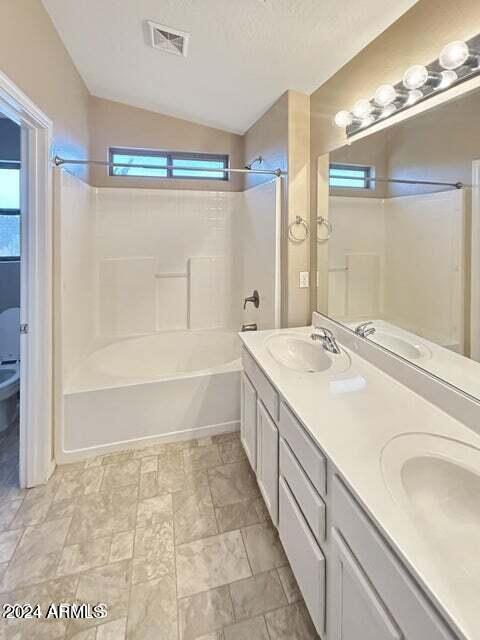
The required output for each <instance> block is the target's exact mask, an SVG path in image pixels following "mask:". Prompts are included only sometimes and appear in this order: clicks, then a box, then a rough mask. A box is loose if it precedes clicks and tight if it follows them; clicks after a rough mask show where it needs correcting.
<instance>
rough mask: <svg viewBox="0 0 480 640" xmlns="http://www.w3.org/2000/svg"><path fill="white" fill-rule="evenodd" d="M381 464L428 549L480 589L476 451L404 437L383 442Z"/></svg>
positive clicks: (479, 458)
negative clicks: (473, 578) (471, 575)
mask: <svg viewBox="0 0 480 640" xmlns="http://www.w3.org/2000/svg"><path fill="white" fill-rule="evenodd" d="M381 466H382V474H383V478H384V481H385V484H386V485H387V487H388V489H389V491H390V493H391V495H392V497H393V498H394V500H395V501H396V502H397V503H398V504H399V505H400V506H401V507H402V508H403V510H404V511H405V513H406V514H408V516H409V517H410V518H411V520H412V522H413V523H414V524H415V526H416V529H417V531H418V533H419V534H420V535H421V537H422V538H424V540H425V542H426V543H427V544H428V548H429V549H430V550H431V551H433V552H434V553H436V555H437V556H439V557H440V558H442V561H443V562H448V563H449V565H450V563H451V565H452V566H454V567H455V569H454V571H455V572H457V571H459V572H460V574H459V575H462V574H463V575H465V572H467V573H470V574H471V573H472V571H475V572H476V573H475V574H474V575H476V576H477V577H476V578H475V580H476V582H477V584H478V585H479V586H480V572H479V571H478V568H479V563H478V561H477V559H476V558H477V556H478V554H477V549H478V538H479V532H480V449H477V448H476V447H474V446H471V445H468V444H466V443H462V442H458V441H456V440H451V439H450V438H445V437H442V436H434V435H431V434H426V433H412V434H405V435H402V436H399V437H397V438H394V439H393V440H390V442H388V443H387V445H386V446H385V447H384V449H383V452H382V457H381ZM474 565H476V568H474Z"/></svg>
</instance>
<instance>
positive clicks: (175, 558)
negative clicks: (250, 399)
mask: <svg viewBox="0 0 480 640" xmlns="http://www.w3.org/2000/svg"><path fill="white" fill-rule="evenodd" d="M17 451H18V430H16V429H11V430H10V431H9V432H7V433H6V434H4V436H3V438H2V439H1V440H0V605H3V603H5V602H9V603H13V602H18V603H25V602H28V603H30V604H32V603H40V605H41V606H42V607H43V608H44V609H46V606H47V604H48V603H50V602H88V603H91V604H96V603H98V602H104V603H106V604H107V605H108V618H107V619H100V620H99V619H97V620H80V619H78V620H68V621H67V620H35V619H33V620H24V621H15V622H10V621H8V622H6V621H5V620H1V619H0V639H1V640H13V639H15V640H23V639H27V638H28V639H29V640H30V639H32V638H33V639H34V640H43V639H48V640H60V639H63V638H65V639H69V640H70V639H73V638H75V640H120V639H122V640H123V639H125V638H127V639H128V640H164V639H165V640H177V639H178V640H194V639H197V640H243V639H245V640H310V639H314V638H317V637H318V636H317V635H316V633H315V631H314V629H313V626H312V623H311V620H310V618H309V615H308V613H307V611H306V609H305V605H304V603H303V602H302V599H301V596H300V593H299V591H298V588H297V585H296V583H295V580H294V578H293V575H292V573H291V570H290V568H289V566H288V563H287V560H286V557H285V554H284V552H283V549H282V546H281V544H280V541H279V539H278V535H277V533H276V530H275V529H274V527H273V526H272V525H271V523H270V522H269V518H268V515H267V513H266V509H265V506H264V503H263V501H262V498H261V497H260V493H259V491H258V487H257V484H256V480H255V477H254V475H253V473H252V472H251V470H250V468H249V466H248V463H247V462H246V460H245V457H244V454H243V451H242V448H241V445H240V441H239V438H238V434H225V435H221V436H215V437H213V438H205V439H203V440H192V441H189V442H184V443H174V444H164V445H157V446H152V447H147V448H144V449H141V450H134V451H128V452H125V453H115V454H111V455H106V456H103V457H99V458H95V459H92V460H88V461H87V462H86V463H79V464H72V465H64V466H61V467H57V469H56V471H55V474H54V475H53V477H52V478H51V480H50V481H49V482H48V484H47V485H45V486H42V487H36V488H34V489H30V490H26V491H25V490H20V489H19V488H18V486H17V476H18V463H17V458H18V455H17Z"/></svg>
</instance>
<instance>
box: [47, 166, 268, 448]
mask: <svg viewBox="0 0 480 640" xmlns="http://www.w3.org/2000/svg"><path fill="white" fill-rule="evenodd" d="M55 181H56V223H57V224H56V228H57V229H59V230H60V232H59V235H58V237H57V261H59V262H60V264H58V265H57V270H58V272H59V273H60V274H61V277H60V281H59V282H58V283H57V296H58V297H59V298H60V301H61V305H60V309H61V311H60V316H61V317H59V318H57V336H58V337H57V341H58V342H59V344H60V345H61V349H59V350H58V353H57V359H56V363H57V371H61V372H62V379H61V380H58V381H57V388H59V390H60V396H61V401H60V402H58V403H57V405H58V406H57V421H58V423H59V424H62V423H63V425H64V426H63V429H62V428H61V429H59V432H60V435H59V438H58V440H57V459H63V460H69V459H73V458H80V457H85V456H86V455H94V454H95V453H96V452H98V451H100V450H101V451H105V450H116V449H121V448H125V447H126V446H135V443H136V442H139V443H142V444H145V439H148V440H152V441H156V440H159V439H162V438H166V437H167V438H169V439H172V438H173V439H175V438H177V437H182V438H183V437H192V435H193V436H195V433H197V434H198V433H200V432H201V433H202V434H204V435H208V434H209V433H210V432H215V430H217V431H219V430H226V428H237V427H238V421H239V417H240V416H239V406H238V402H239V401H238V395H239V394H238V383H239V370H240V364H239V360H238V358H239V346H238V338H237V337H236V335H235V334H236V332H237V331H239V329H240V326H241V324H242V323H244V322H256V323H257V324H258V325H259V328H272V327H274V326H275V324H276V321H277V317H278V310H279V300H278V290H279V286H278V278H277V281H276V261H278V255H277V238H278V235H279V234H278V225H279V224H280V212H279V210H278V209H277V204H278V203H279V201H280V197H279V192H278V189H279V188H280V187H279V181H278V180H274V181H271V182H268V183H265V184H262V185H259V186H257V187H254V188H252V189H250V190H248V191H246V192H216V191H185V190H183V191H177V190H166V189H164V190H158V189H128V188H119V189H115V188H98V189H96V188H92V187H89V186H88V185H85V184H84V183H82V182H80V181H79V180H77V179H76V178H74V177H72V176H71V175H69V174H68V173H66V172H65V171H60V170H58V171H56V176H55ZM253 289H258V290H259V292H260V296H261V305H260V308H259V309H254V308H253V306H251V305H250V306H251V308H250V306H248V307H247V309H246V310H243V299H244V298H245V297H246V296H248V295H251V293H252V291H253ZM57 307H58V305H57ZM155 336H156V337H155ZM215 336H216V337H215ZM147 342H148V344H147ZM219 398H220V399H221V400H222V401H223V408H222V402H219ZM172 404H174V405H175V406H172ZM178 407H180V408H181V411H180V413H179V412H178V411H177V409H178ZM214 407H217V409H218V407H219V409H218V410H214ZM174 409H175V411H174ZM222 411H223V414H222ZM111 425H115V428H114V429H112V428H111ZM212 429H213V431H212Z"/></svg>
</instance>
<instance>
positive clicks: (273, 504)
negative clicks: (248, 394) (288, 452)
mask: <svg viewBox="0 0 480 640" xmlns="http://www.w3.org/2000/svg"><path fill="white" fill-rule="evenodd" d="M257 482H258V486H259V487H260V491H261V492H262V495H263V499H264V500H265V504H266V505H267V509H268V512H269V513H270V517H271V519H272V522H273V524H274V525H277V524H278V429H277V426H276V424H275V423H274V421H273V420H272V418H271V417H270V414H269V413H268V411H267V410H266V409H265V407H264V405H263V403H262V402H261V401H260V400H257Z"/></svg>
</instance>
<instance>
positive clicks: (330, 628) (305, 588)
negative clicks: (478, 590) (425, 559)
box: [241, 350, 457, 640]
mask: <svg viewBox="0 0 480 640" xmlns="http://www.w3.org/2000/svg"><path fill="white" fill-rule="evenodd" d="M242 361H243V364H244V373H243V374H242V424H241V441H242V444H243V447H244V449H245V452H246V454H247V457H248V459H249V461H250V464H251V465H252V468H253V470H254V471H255V473H256V475H257V481H258V485H259V487H260V490H261V492H262V495H263V497H264V500H265V503H266V505H267V508H268V510H269V512H270V516H271V518H272V521H273V523H274V524H275V525H276V526H277V528H278V531H279V536H280V540H281V542H282V544H283V547H284V549H285V553H286V555H287V557H288V560H289V563H290V565H291V568H292V570H293V573H294V575H295V578H296V580H297V582H298V585H299V588H300V590H301V592H302V596H303V598H304V600H305V604H306V606H307V608H308V611H309V613H310V616H311V618H312V621H313V624H314V625H315V628H316V630H317V632H318V634H319V636H320V637H321V638H322V640H456V639H457V636H455V634H453V632H452V631H451V630H450V629H449V627H448V626H447V625H446V624H445V622H444V620H443V618H442V617H441V616H440V614H439V613H438V612H437V610H436V609H435V607H434V606H433V605H432V603H431V601H430V600H429V599H428V597H427V596H426V595H425V593H424V591H423V590H422V589H421V588H420V587H419V586H418V585H417V583H416V582H415V580H414V579H413V578H412V576H411V574H410V573H409V571H408V570H407V569H406V568H405V566H404V564H403V563H402V562H401V561H400V559H399V558H398V557H397V555H396V554H395V553H394V552H393V551H392V549H391V547H390V546H389V544H388V543H387V542H386V541H385V539H384V537H383V535H382V534H381V532H380V530H379V528H378V527H377V526H376V525H375V524H374V523H373V522H372V521H371V520H370V518H369V517H368V515H367V513H366V512H365V511H364V509H363V508H362V506H361V505H360V504H359V502H358V501H357V498H356V497H355V495H354V494H353V493H352V492H351V491H350V489H349V488H348V487H347V485H346V484H345V483H344V481H343V479H342V475H341V470H339V469H337V468H336V467H335V465H334V464H333V463H332V462H331V461H330V460H329V459H328V458H327V456H326V455H325V453H324V452H323V451H322V450H321V448H320V446H319V444H317V442H316V441H314V439H313V438H312V437H311V435H310V434H309V432H308V431H307V429H306V428H305V427H304V426H303V424H302V423H301V422H300V420H299V419H298V418H297V417H296V415H295V413H294V411H293V410H292V408H291V407H290V406H288V404H287V403H286V402H284V401H282V400H281V398H280V396H279V394H278V392H277V391H276V388H275V387H274V386H273V384H272V383H271V381H270V379H269V378H268V377H267V376H266V375H265V373H264V371H263V370H262V369H261V368H260V366H258V364H257V363H256V361H255V360H254V359H253V358H252V356H251V355H250V354H249V353H248V352H247V351H246V350H244V351H243V354H242ZM325 419H327V416H326V417H325Z"/></svg>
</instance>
